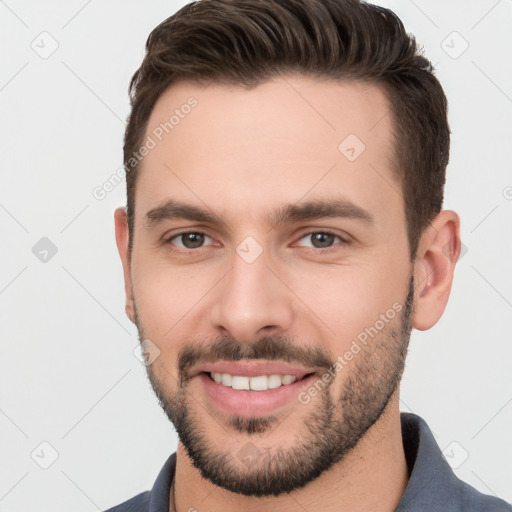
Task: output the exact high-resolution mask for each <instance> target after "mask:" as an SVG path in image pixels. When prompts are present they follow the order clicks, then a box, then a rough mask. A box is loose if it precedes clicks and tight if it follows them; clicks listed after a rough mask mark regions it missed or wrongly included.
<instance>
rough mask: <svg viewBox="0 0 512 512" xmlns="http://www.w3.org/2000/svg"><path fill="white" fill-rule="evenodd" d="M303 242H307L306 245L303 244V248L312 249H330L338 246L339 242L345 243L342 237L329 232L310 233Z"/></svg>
mask: <svg viewBox="0 0 512 512" xmlns="http://www.w3.org/2000/svg"><path fill="white" fill-rule="evenodd" d="M301 240H305V241H306V243H303V244H301V245H302V246H303V247H311V248H313V249H329V248H331V247H332V246H334V245H336V243H337V242H345V241H344V240H343V239H342V238H341V237H340V236H338V235H335V234H334V233H329V232H328V231H315V232H312V233H308V234H306V235H304V236H303V237H302V238H301Z"/></svg>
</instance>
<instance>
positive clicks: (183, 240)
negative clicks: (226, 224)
mask: <svg viewBox="0 0 512 512" xmlns="http://www.w3.org/2000/svg"><path fill="white" fill-rule="evenodd" d="M208 240H209V241H210V242H212V239H211V238H210V237H209V236H208V235H205V234H204V233H201V232H198V231H186V232H184V233H179V234H177V235H174V236H172V237H171V238H168V239H167V240H166V241H165V243H168V244H172V245H176V246H177V247H179V248H180V249H200V248H201V247H202V246H203V244H204V243H205V242H206V241H208Z"/></svg>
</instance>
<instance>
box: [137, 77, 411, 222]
mask: <svg viewBox="0 0 512 512" xmlns="http://www.w3.org/2000/svg"><path fill="white" fill-rule="evenodd" d="M145 143H147V145H148V146H150V145H151V149H150V150H149V151H148V152H147V154H146V156H144V158H143V160H142V164H141V166H140V174H139V177H138V180H137V189H136V199H135V203H136V216H142V215H143V214H144V213H145V212H146V211H148V210H149V209H151V208H152V207H154V206H156V205H158V204H159V203H162V202H163V201H165V200H166V199H168V198H169V197H173V198H179V199H180V200H188V201H189V202H191V203H194V204H199V203H201V202H207V203H208V207H210V208H212V209H214V210H220V211H226V212H228V213H229V209H230V207H231V206H233V208H236V207H237V206H238V207H240V205H244V213H245V214H246V215H251V214H252V213H253V212H254V214H256V212H261V211H262V209H265V208H266V207H267V206H269V205H270V204H271V203H272V205H273V206H276V204H277V203H278V202H279V201H283V202H294V201H295V202H296V201H299V200H301V198H306V197H307V198H308V199H311V198H313V197H314V198H316V197H322V196H325V195H326V194H329V193H330V192H334V191H336V192H338V193H341V194H343V195H345V196H347V197H351V198H354V199H355V202H360V203H361V202H362V203H365V207H367V208H368V209H370V210H371V209H372V208H373V209H375V210H379V209H380V208H382V207H385V206H386V205H388V206H394V207H395V210H397V211H402V210H403V205H402V198H401V190H400V185H399V183H398V181H397V180H396V178H395V175H394V172H393V165H394V162H393V147H394V142H393V137H392V129H391V115H390V107H389V103H388V101H387V98H386V97H385V95H384V93H383V92H382V91H381V89H380V88H379V87H378V86H376V85H374V84H369V83H364V82H348V81H345V82H334V81H323V80H319V79H311V78H306V77H303V76H298V75H287V76H283V77H280V78H276V79H273V80H270V81H267V82H265V83H263V84H261V85H259V86H257V87H254V88H252V89H247V88H243V87H241V86H231V85H221V84H210V85H208V86H201V85H197V84H193V83H191V82H187V81H181V82H178V83H175V84H173V85H172V86H171V87H169V88H168V89H167V90H166V91H165V92H164V93H163V94H162V95H161V97H160V98H159V99H158V101H157V103H156V104H155V107H154V109H153V111H152V113H151V116H150V119H149V121H148V125H147V129H146V134H145ZM233 213H235V211H234V210H233Z"/></svg>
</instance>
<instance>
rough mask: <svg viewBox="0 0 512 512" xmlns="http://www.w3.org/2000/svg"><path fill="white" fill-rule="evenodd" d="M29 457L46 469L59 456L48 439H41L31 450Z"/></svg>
mask: <svg viewBox="0 0 512 512" xmlns="http://www.w3.org/2000/svg"><path fill="white" fill-rule="evenodd" d="M30 457H31V458H32V460H33V461H34V462H35V463H36V464H37V465H38V466H39V467H40V468H42V469H48V468H49V467H50V466H51V465H52V464H53V463H54V462H55V461H56V460H57V459H58V458H59V452H58V451H57V450H56V449H55V448H54V447H53V446H52V445H51V444H50V443H49V442H48V441H43V442H42V443H39V444H38V445H37V446H36V447H35V448H34V449H33V450H32V453H31V454H30Z"/></svg>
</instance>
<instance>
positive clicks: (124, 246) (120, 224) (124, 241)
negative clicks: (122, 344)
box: [114, 208, 135, 323]
mask: <svg viewBox="0 0 512 512" xmlns="http://www.w3.org/2000/svg"><path fill="white" fill-rule="evenodd" d="M114 222H115V231H116V243H117V250H118V251H119V256H120V257H121V262H122V264H123V274H124V290H125V295H126V306H125V309H126V315H127V316H128V318H129V319H130V320H131V321H132V322H133V323H135V307H134V302H133V296H132V275H131V258H130V249H129V230H128V218H127V216H126V209H125V208H117V209H116V211H115V212H114Z"/></svg>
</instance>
